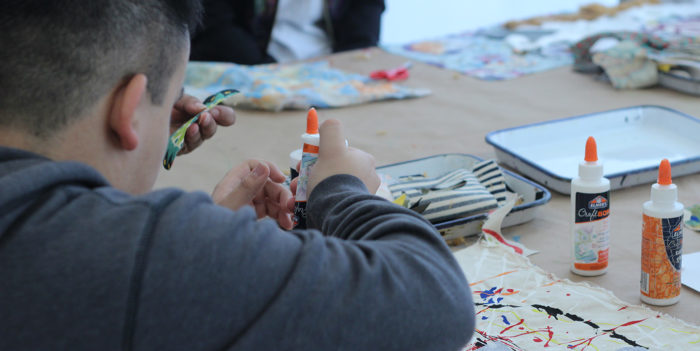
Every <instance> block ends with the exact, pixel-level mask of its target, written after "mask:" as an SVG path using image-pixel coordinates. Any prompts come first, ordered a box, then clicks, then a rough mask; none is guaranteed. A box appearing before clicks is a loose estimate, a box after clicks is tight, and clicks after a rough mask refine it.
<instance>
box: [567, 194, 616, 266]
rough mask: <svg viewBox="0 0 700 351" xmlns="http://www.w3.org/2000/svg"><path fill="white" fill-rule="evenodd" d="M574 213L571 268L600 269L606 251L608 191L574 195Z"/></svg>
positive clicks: (603, 263) (606, 259)
mask: <svg viewBox="0 0 700 351" xmlns="http://www.w3.org/2000/svg"><path fill="white" fill-rule="evenodd" d="M574 211H575V212H574V235H573V236H574V267H575V268H576V269H580V270H583V271H597V270H601V269H604V268H605V267H607V266H608V253H609V250H610V249H609V248H610V225H609V223H608V220H609V218H608V217H609V216H610V192H609V191H606V192H604V193H593V194H590V193H576V206H575V207H574Z"/></svg>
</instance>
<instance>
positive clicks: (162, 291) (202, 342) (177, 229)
mask: <svg viewBox="0 0 700 351" xmlns="http://www.w3.org/2000/svg"><path fill="white" fill-rule="evenodd" d="M308 206H309V207H308V210H309V217H310V220H311V222H310V223H311V226H312V227H313V228H317V229H320V232H319V231H318V230H315V229H310V230H304V231H292V232H285V231H282V230H280V229H279V228H278V227H277V225H276V223H275V222H273V221H271V220H262V221H259V220H256V218H255V213H254V211H253V210H252V209H251V208H245V209H242V210H240V211H237V212H231V211H228V210H227V209H224V208H221V207H218V206H215V205H213V204H211V203H210V202H208V201H204V199H202V198H201V197H200V198H198V199H197V198H193V196H183V197H182V198H179V199H177V200H176V201H173V202H172V203H171V204H170V205H168V206H167V207H166V208H165V209H163V211H162V213H159V214H158V213H154V218H155V221H154V223H155V224H154V225H155V230H154V231H153V235H152V237H151V238H150V239H148V240H144V241H143V242H145V243H148V244H145V245H144V247H143V252H145V254H144V258H143V262H144V263H143V265H142V266H143V269H142V272H141V273H138V272H137V273H136V274H135V277H134V279H133V281H137V282H140V285H139V288H138V293H136V294H134V295H135V296H137V299H136V303H135V305H136V306H135V307H134V308H133V313H134V314H133V316H134V318H133V320H134V324H133V341H132V345H133V347H134V349H137V350H140V349H173V348H178V349H188V350H204V349H225V348H228V349H232V350H235V349H241V350H253V349H255V350H267V349H282V350H287V349H290V350H292V349H293V350H325V349H334V350H373V349H376V350H421V349H423V350H425V349H430V350H457V349H459V348H460V347H462V346H464V345H465V344H466V343H467V342H468V341H469V339H470V337H471V334H472V332H473V328H474V311H473V304H472V300H471V292H470V290H469V286H468V284H467V282H466V280H465V278H464V275H463V274H462V272H461V270H460V269H459V267H458V265H457V263H456V262H455V260H454V259H453V257H452V254H451V253H450V251H449V249H448V248H447V246H446V245H445V244H444V242H443V241H442V239H441V238H440V235H439V233H437V231H436V230H435V229H434V228H433V227H432V226H431V225H430V224H429V223H428V222H427V221H425V220H424V219H423V218H422V217H420V216H419V215H417V214H415V213H413V212H412V211H410V210H406V209H404V208H401V207H399V206H395V205H393V204H391V203H389V202H387V201H385V200H383V199H381V198H379V197H375V196H373V195H370V194H368V192H367V190H366V188H365V187H364V185H363V184H362V182H361V181H360V180H359V179H357V178H355V177H352V176H349V175H338V176H333V177H331V178H329V179H326V180H324V181H323V182H322V183H321V184H319V185H318V186H317V187H316V188H315V189H314V191H313V193H312V194H311V196H310V199H309V204H308ZM321 232H322V233H324V234H325V235H323V234H321ZM139 275H140V276H139Z"/></svg>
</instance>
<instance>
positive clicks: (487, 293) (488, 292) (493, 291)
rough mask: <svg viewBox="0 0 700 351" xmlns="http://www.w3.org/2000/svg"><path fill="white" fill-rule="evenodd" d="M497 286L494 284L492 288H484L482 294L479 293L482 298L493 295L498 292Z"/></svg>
mask: <svg viewBox="0 0 700 351" xmlns="http://www.w3.org/2000/svg"><path fill="white" fill-rule="evenodd" d="M496 288H497V287H496V286H494V287H493V288H491V289H488V290H484V291H482V292H481V294H479V295H480V296H481V298H482V299H485V298H487V297H489V296H493V295H494V294H495V293H496Z"/></svg>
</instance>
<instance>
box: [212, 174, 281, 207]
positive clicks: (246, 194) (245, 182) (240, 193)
mask: <svg viewBox="0 0 700 351" xmlns="http://www.w3.org/2000/svg"><path fill="white" fill-rule="evenodd" d="M269 175H270V169H269V168H267V166H266V165H265V164H264V163H258V164H257V165H256V166H255V168H253V170H252V171H251V172H250V173H248V175H246V176H245V177H244V178H243V179H242V180H241V183H240V184H239V185H238V186H237V187H235V188H234V189H233V190H232V191H231V193H229V194H228V196H226V198H225V199H224V201H222V202H221V205H223V206H226V207H228V208H230V209H232V210H237V209H239V208H241V207H243V206H245V205H249V204H250V203H251V201H252V200H253V199H254V198H255V197H256V196H257V195H258V194H259V193H260V192H261V191H262V190H263V188H264V187H265V184H266V183H267V178H268V176H269Z"/></svg>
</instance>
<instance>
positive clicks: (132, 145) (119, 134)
mask: <svg viewBox="0 0 700 351" xmlns="http://www.w3.org/2000/svg"><path fill="white" fill-rule="evenodd" d="M147 83H148V79H147V78H146V76H145V75H144V74H141V73H139V74H136V75H134V76H133V77H131V78H130V79H129V80H128V81H127V82H126V84H124V85H122V86H120V87H119V88H117V91H115V93H114V98H113V100H112V107H111V110H110V113H109V128H110V130H111V131H112V132H113V133H114V135H115V136H116V138H117V141H118V142H119V145H120V146H121V147H122V148H123V149H125V150H134V149H136V147H137V146H138V144H139V137H138V133H137V132H136V129H134V125H135V122H136V120H135V118H136V117H135V116H136V109H137V107H138V106H139V103H140V102H141V99H143V98H144V96H145V94H146V85H147Z"/></svg>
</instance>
